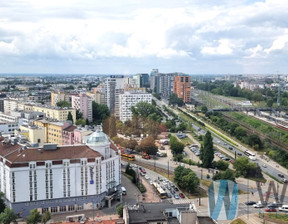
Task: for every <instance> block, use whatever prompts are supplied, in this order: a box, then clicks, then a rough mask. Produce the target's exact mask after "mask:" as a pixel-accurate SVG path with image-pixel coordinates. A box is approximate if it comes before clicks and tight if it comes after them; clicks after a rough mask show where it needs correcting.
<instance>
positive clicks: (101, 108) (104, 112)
mask: <svg viewBox="0 0 288 224" xmlns="http://www.w3.org/2000/svg"><path fill="white" fill-rule="evenodd" d="M92 114H93V122H94V123H95V124H101V123H102V122H103V121H104V120H105V119H106V118H107V117H109V116H110V111H109V108H108V107H107V106H106V105H103V104H98V103H96V102H95V101H92Z"/></svg>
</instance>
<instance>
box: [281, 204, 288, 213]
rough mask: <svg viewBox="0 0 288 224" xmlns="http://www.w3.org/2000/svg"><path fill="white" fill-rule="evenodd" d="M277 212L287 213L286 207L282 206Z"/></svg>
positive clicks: (287, 208) (287, 207) (287, 206)
mask: <svg viewBox="0 0 288 224" xmlns="http://www.w3.org/2000/svg"><path fill="white" fill-rule="evenodd" d="M279 211H281V212H288V205H282V207H280V208H279Z"/></svg>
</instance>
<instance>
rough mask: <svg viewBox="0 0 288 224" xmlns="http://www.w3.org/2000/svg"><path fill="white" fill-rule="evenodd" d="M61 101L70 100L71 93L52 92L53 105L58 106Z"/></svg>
mask: <svg viewBox="0 0 288 224" xmlns="http://www.w3.org/2000/svg"><path fill="white" fill-rule="evenodd" d="M60 101H67V102H69V101H70V99H69V95H68V94H67V93H64V92H60V91H58V92H51V106H56V105H57V103H58V102H60Z"/></svg>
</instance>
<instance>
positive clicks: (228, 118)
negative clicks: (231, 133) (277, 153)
mask: <svg viewBox="0 0 288 224" xmlns="http://www.w3.org/2000/svg"><path fill="white" fill-rule="evenodd" d="M222 115H223V117H224V118H225V119H227V120H229V121H232V122H234V123H237V124H239V125H241V126H243V127H244V128H246V129H247V132H248V133H249V134H257V135H258V136H259V137H260V138H261V139H262V140H263V139H268V140H269V141H270V143H271V144H272V145H274V146H277V147H279V148H281V149H283V150H285V151H286V152H288V147H287V145H286V144H284V143H281V142H278V141H277V140H275V139H273V138H271V137H269V136H268V135H265V134H263V133H261V132H260V131H257V130H255V129H253V128H251V127H249V126H248V125H247V124H243V123H242V122H240V121H238V120H236V119H234V118H232V117H230V116H228V115H226V114H224V113H222Z"/></svg>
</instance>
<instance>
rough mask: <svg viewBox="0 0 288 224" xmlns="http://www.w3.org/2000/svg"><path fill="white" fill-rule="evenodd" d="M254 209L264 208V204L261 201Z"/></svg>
mask: <svg viewBox="0 0 288 224" xmlns="http://www.w3.org/2000/svg"><path fill="white" fill-rule="evenodd" d="M253 207H254V208H263V207H264V206H263V204H262V203H261V201H259V202H258V203H256V204H254V205H253Z"/></svg>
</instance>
